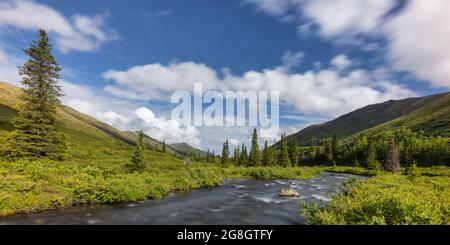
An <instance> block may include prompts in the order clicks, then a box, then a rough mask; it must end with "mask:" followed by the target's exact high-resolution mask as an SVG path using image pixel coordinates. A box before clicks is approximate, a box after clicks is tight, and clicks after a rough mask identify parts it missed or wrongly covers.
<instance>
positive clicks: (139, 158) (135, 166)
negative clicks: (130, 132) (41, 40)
mask: <svg viewBox="0 0 450 245" xmlns="http://www.w3.org/2000/svg"><path fill="white" fill-rule="evenodd" d="M125 168H126V170H127V171H128V172H142V171H143V170H144V168H145V165H144V133H143V132H142V131H139V133H138V136H137V142H136V146H135V147H134V151H133V155H132V156H131V161H130V163H128V164H126V165H125Z"/></svg>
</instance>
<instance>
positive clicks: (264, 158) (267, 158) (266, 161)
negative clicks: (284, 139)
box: [262, 140, 272, 166]
mask: <svg viewBox="0 0 450 245" xmlns="http://www.w3.org/2000/svg"><path fill="white" fill-rule="evenodd" d="M262 155H263V156H262V165H263V166H270V165H271V164H270V161H271V160H272V159H270V153H269V144H268V143H267V140H266V141H265V142H264V149H263V152H262Z"/></svg>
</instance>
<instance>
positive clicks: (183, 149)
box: [170, 142, 206, 157]
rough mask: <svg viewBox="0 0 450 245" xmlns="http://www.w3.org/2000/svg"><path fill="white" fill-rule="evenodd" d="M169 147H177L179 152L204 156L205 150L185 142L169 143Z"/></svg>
mask: <svg viewBox="0 0 450 245" xmlns="http://www.w3.org/2000/svg"><path fill="white" fill-rule="evenodd" d="M170 146H171V147H173V148H175V149H178V150H179V151H181V152H184V153H186V154H189V153H190V152H193V153H195V155H196V156H198V155H200V156H202V157H204V156H206V152H205V151H203V150H200V149H197V148H195V147H193V146H191V145H189V144H187V143H184V142H182V143H175V144H170Z"/></svg>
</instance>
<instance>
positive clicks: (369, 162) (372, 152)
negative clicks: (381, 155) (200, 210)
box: [366, 141, 381, 172]
mask: <svg viewBox="0 0 450 245" xmlns="http://www.w3.org/2000/svg"><path fill="white" fill-rule="evenodd" d="M366 166H367V168H368V169H371V170H374V171H375V172H377V171H379V170H380V168H381V166H380V162H379V161H378V158H377V151H376V149H375V144H374V143H373V142H372V141H370V142H369V145H368V148H367V157H366Z"/></svg>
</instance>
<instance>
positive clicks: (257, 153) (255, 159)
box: [248, 128, 262, 166]
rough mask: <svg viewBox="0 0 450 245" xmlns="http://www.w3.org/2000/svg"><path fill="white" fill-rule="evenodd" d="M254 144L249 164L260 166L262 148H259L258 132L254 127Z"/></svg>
mask: <svg viewBox="0 0 450 245" xmlns="http://www.w3.org/2000/svg"><path fill="white" fill-rule="evenodd" d="M251 143H252V145H251V148H250V155H249V156H248V164H249V165H250V166H260V165H261V158H262V156H261V150H260V149H259V144H258V134H257V132H256V128H255V129H253V136H252V141H251Z"/></svg>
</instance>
